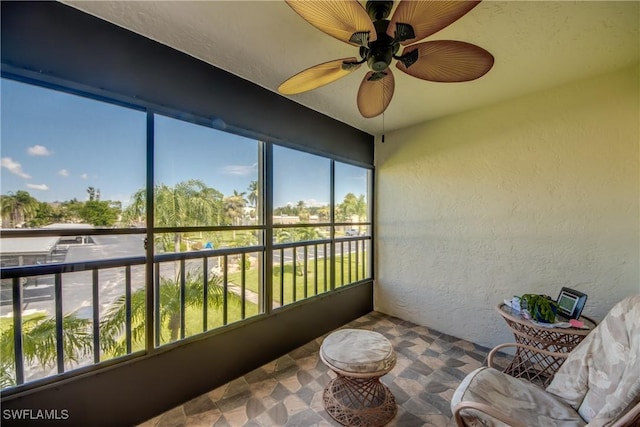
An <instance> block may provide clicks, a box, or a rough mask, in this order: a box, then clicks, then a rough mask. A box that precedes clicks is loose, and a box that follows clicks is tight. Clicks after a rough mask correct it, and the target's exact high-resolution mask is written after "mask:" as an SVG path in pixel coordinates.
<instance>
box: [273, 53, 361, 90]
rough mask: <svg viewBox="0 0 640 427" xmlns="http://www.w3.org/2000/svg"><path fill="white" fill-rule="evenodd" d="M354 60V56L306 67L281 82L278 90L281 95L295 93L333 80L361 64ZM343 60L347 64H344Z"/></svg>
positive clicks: (352, 70) (315, 87)
mask: <svg viewBox="0 0 640 427" xmlns="http://www.w3.org/2000/svg"><path fill="white" fill-rule="evenodd" d="M356 61H357V59H356V58H343V59H336V60H335V61H329V62H325V63H324V64H318V65H316V66H313V67H311V68H307V69H306V70H304V71H301V72H299V73H298V74H296V75H295V76H293V77H291V78H289V79H288V80H287V81H285V82H284V83H282V84H281V85H280V86H279V87H278V92H280V93H282V94H283V95H295V94H296V93H302V92H306V91H308V90H312V89H317V88H319V87H321V86H324V85H327V84H329V83H331V82H335V81H336V80H338V79H340V78H342V77H344V76H346V75H347V74H350V73H352V72H354V71H355V70H357V69H358V68H360V65H361V64H357V63H356ZM345 62H347V63H348V64H346V65H345Z"/></svg>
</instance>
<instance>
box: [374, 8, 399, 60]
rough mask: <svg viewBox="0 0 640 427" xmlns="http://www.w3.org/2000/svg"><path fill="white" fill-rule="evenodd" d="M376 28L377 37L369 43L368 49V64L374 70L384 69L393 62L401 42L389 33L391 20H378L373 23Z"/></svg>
mask: <svg viewBox="0 0 640 427" xmlns="http://www.w3.org/2000/svg"><path fill="white" fill-rule="evenodd" d="M373 24H374V25H375V28H376V33H377V39H376V41H374V42H371V43H369V50H368V51H367V56H366V57H367V65H368V66H369V68H370V69H371V70H372V71H384V70H386V69H387V68H388V67H389V64H391V60H392V59H393V56H394V55H395V54H396V52H398V49H399V48H400V44H399V43H397V41H396V40H394V39H393V37H390V36H389V35H388V34H387V27H388V26H389V20H387V19H384V20H378V21H376V22H374V23H373Z"/></svg>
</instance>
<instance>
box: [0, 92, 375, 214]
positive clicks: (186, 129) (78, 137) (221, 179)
mask: <svg viewBox="0 0 640 427" xmlns="http://www.w3.org/2000/svg"><path fill="white" fill-rule="evenodd" d="M0 84H1V86H0V92H1V104H0V125H1V127H0V157H1V168H0V169H1V176H0V178H1V181H0V190H1V193H2V194H7V193H8V192H10V191H11V192H14V193H15V192H16V191H18V190H24V191H28V192H29V193H30V194H31V195H32V196H33V197H35V198H36V199H38V200H40V201H47V202H54V201H65V200H71V199H73V198H76V199H78V200H81V201H83V200H87V199H88V193H87V188H88V187H94V188H96V189H98V190H99V191H100V198H101V200H119V201H121V202H122V203H123V205H124V206H126V205H127V204H128V203H129V200H130V197H131V195H132V194H134V193H135V192H136V191H138V190H139V189H142V188H144V187H145V179H146V178H145V176H146V170H145V165H146V160H145V150H146V113H145V112H142V111H137V110H132V109H129V108H124V107H121V106H116V105H112V104H108V103H105V102H99V101H95V100H92V99H87V98H82V97H79V96H75V95H70V94H66V93H61V92H57V91H53V90H50V89H44V88H40V87H36V86H32V85H28V84H24V83H20V82H16V81H12V80H8V79H2V80H1V83H0ZM155 144H156V145H155V153H154V163H155V168H156V170H155V182H156V183H163V184H166V185H169V186H173V185H175V184H176V183H178V182H181V181H185V180H187V179H199V180H202V181H204V182H205V183H206V184H207V185H208V186H210V187H213V188H215V189H217V190H218V191H220V192H222V193H223V194H224V195H225V196H228V195H231V194H233V192H234V190H235V191H238V192H246V193H248V187H249V185H250V183H251V181H255V180H257V179H258V142H257V141H256V140H253V139H250V138H246V137H242V136H238V135H234V134H231V133H227V132H222V131H219V130H215V129H212V128H208V127H205V126H199V125H195V124H192V123H189V122H184V121H180V120H176V119H173V118H168V117H163V116H156V118H155ZM329 166H330V162H329V160H328V159H326V158H323V157H319V156H315V155H311V154H307V153H303V152H300V151H296V150H291V149H288V148H284V147H279V146H274V206H275V207H278V206H284V205H286V204H288V203H292V204H297V202H298V201H300V200H302V201H304V202H305V203H306V204H307V205H308V206H313V205H324V204H328V202H329V197H330V193H329V183H330V170H329ZM366 176H367V173H366V170H365V169H362V168H358V167H354V166H351V165H346V164H343V163H336V200H337V201H338V202H340V201H342V199H343V198H344V195H345V194H347V193H349V192H352V193H354V194H356V195H359V194H366V188H367V187H366Z"/></svg>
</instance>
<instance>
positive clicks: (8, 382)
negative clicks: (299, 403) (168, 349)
mask: <svg viewBox="0 0 640 427" xmlns="http://www.w3.org/2000/svg"><path fill="white" fill-rule="evenodd" d="M370 240H371V238H370V237H369V236H347V237H342V238H339V239H334V240H331V239H324V240H313V241H304V242H295V243H281V244H273V245H272V246H271V257H270V259H271V261H272V262H271V265H269V266H267V265H266V264H265V259H266V257H265V254H266V252H265V251H266V250H267V248H266V247H265V246H249V247H240V248H224V249H205V250H199V251H189V252H177V253H165V254H158V255H156V256H155V257H154V260H153V278H152V281H151V283H152V285H151V286H152V293H153V298H151V296H150V295H148V294H147V285H146V283H147V280H146V273H145V271H146V270H145V265H146V258H145V257H144V256H138V257H128V258H118V259H104V260H95V261H79V262H64V263H51V264H44V265H29V266H16V267H6V268H3V269H2V270H1V277H2V283H3V287H9V286H10V289H11V307H12V313H11V315H10V317H9V318H8V319H6V320H7V321H8V322H10V323H11V325H10V326H7V323H5V324H4V328H3V329H0V332H1V333H2V334H3V335H4V336H3V347H2V351H3V355H2V356H3V359H4V360H5V362H4V363H3V376H4V378H3V380H4V382H3V389H4V388H7V387H11V386H20V385H23V384H26V383H32V382H33V383H37V382H40V381H43V380H44V381H46V380H51V378H52V377H54V376H56V375H60V374H65V373H67V372H69V371H73V370H77V369H78V368H83V367H91V366H94V365H99V364H102V363H104V362H105V361H108V360H111V359H115V358H118V357H122V356H127V355H131V354H134V353H136V352H139V351H153V348H151V349H149V348H147V347H148V345H147V344H146V343H147V342H148V339H147V338H146V337H147V336H148V334H150V333H151V334H152V336H153V341H152V342H153V347H154V348H155V347H159V346H162V345H165V344H168V343H171V342H174V341H177V340H182V339H185V338H188V337H189V336H192V335H196V334H200V333H205V332H208V331H210V330H212V329H216V328H218V327H223V326H226V325H228V324H230V323H234V322H237V321H242V320H245V319H247V318H249V317H252V316H255V315H258V314H260V313H265V312H267V311H270V310H272V309H279V308H280V307H282V306H284V305H288V304H292V303H295V302H298V301H301V300H303V299H306V298H310V297H313V296H316V295H319V294H322V293H325V292H329V291H331V290H332V289H335V288H338V287H341V286H345V285H348V284H350V283H356V282H358V281H361V280H363V279H366V278H367V277H369V275H368V272H367V268H368V266H367V262H366V260H367V254H368V253H370ZM254 266H255V268H253V267H254ZM268 276H270V278H271V279H270V281H271V289H272V292H271V293H270V295H271V297H272V298H271V301H267V298H266V294H265V291H264V289H265V285H266V284H268V281H267V280H265V278H266V277H268ZM34 281H35V282H38V283H40V285H39V286H41V287H43V288H48V289H49V290H50V293H49V295H48V296H47V295H44V296H43V295H40V296H39V298H40V299H43V298H44V299H45V300H47V299H50V300H52V302H50V303H49V305H50V306H49V310H46V311H47V312H48V313H47V314H48V315H49V316H50V317H49V319H46V320H47V322H49V323H48V325H49V326H50V330H49V331H48V332H47V331H46V330H44V328H43V330H40V331H36V332H38V333H40V334H41V336H40V338H41V342H39V343H37V344H35V345H36V346H39V347H38V349H36V351H35V354H34V347H33V346H34V343H33V342H32V340H33V337H30V338H29V340H27V341H28V342H25V338H26V336H27V335H28V334H29V333H33V330H31V329H29V328H30V327H31V326H30V324H29V318H30V316H33V314H30V313H28V312H25V311H24V309H25V306H28V301H27V300H25V289H28V288H25V284H26V283H28V282H34ZM42 282H45V285H42ZM51 282H52V283H51ZM71 282H73V283H71ZM115 283H123V285H121V286H120V287H119V288H118V290H117V291H114V288H115ZM89 288H90V292H89ZM107 288H108V289H107ZM6 290H8V289H6ZM105 290H108V291H109V292H106V291H105ZM194 292H195V295H194ZM78 293H80V294H83V295H84V296H85V297H88V299H89V303H87V302H86V301H85V302H84V303H83V304H81V308H80V309H79V310H77V309H76V310H74V311H66V312H65V310H64V304H63V303H64V302H65V301H66V300H67V299H69V298H79V297H77V294H78ZM89 295H90V296H89ZM211 299H215V301H214V302H215V304H214V303H212V301H211ZM193 301H196V303H195V304H194V303H193ZM76 303H77V301H76ZM149 303H151V304H153V310H152V313H153V322H152V323H153V325H152V329H151V331H150V330H149V329H148V328H149V326H148V325H147V313H149V311H148V310H147V305H148V304H149ZM116 306H117V308H118V309H119V310H120V311H119V313H120V315H119V316H120V317H117V316H114V312H115V311H116V309H115V308H114V307H116ZM198 310H201V313H200V314H197V313H196V315H195V316H194V312H197V311H198ZM140 313H143V314H142V319H140ZM175 313H177V314H178V315H179V316H178V317H171V316H172V315H174V314H175ZM110 316H111V317H110ZM167 316H170V318H167ZM4 317H5V318H7V317H8V316H6V315H5V316H4ZM106 319H110V320H111V321H112V323H111V325H110V326H109V325H107V322H106ZM114 319H115V321H116V324H115V326H114V324H113V321H114ZM194 319H195V320H194ZM72 321H76V323H73V322H72ZM78 328H79V329H78ZM167 329H168V330H167ZM79 330H80V331H81V332H82V333H80V334H78V335H76V336H73V333H74V332H77V331H79ZM47 333H48V334H49V335H48V336H47V335H46V334H47ZM47 346H48V347H47ZM74 346H76V347H74ZM77 347H80V349H81V351H78V348H77ZM8 351H10V352H11V354H5V352H8ZM38 351H39V352H40V353H46V354H47V355H48V358H45V360H44V361H43V360H39V364H40V367H38V366H37V365H38V364H37V363H36V362H38V360H36V359H38V357H40V356H38ZM11 359H12V360H11ZM7 360H8V361H9V362H7ZM43 365H46V366H43ZM43 368H45V369H43ZM47 369H48V370H47Z"/></svg>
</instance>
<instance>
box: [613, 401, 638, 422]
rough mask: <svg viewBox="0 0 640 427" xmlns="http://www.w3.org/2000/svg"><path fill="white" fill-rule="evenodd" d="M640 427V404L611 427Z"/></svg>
mask: <svg viewBox="0 0 640 427" xmlns="http://www.w3.org/2000/svg"><path fill="white" fill-rule="evenodd" d="M638 425H640V402H638V403H636V405H635V406H633V407H631V408H630V409H629V411H627V412H626V413H625V414H623V415H622V416H621V417H620V418H618V419H617V420H616V422H615V423H613V424H611V427H634V426H638Z"/></svg>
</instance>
